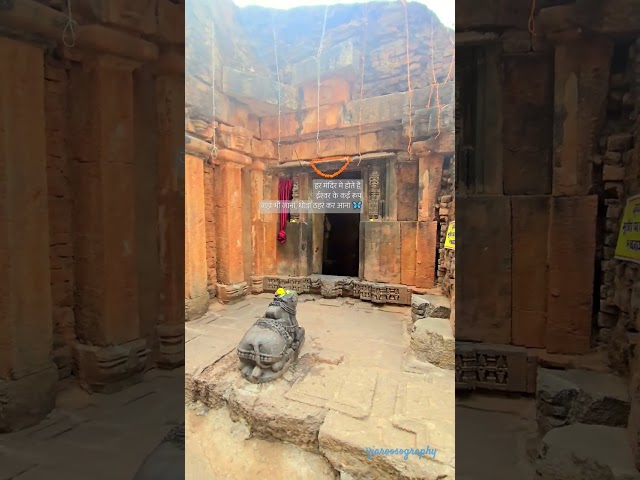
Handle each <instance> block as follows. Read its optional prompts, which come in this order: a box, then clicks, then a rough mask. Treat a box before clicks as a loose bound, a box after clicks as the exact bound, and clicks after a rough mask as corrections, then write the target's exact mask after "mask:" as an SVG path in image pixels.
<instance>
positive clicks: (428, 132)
mask: <svg viewBox="0 0 640 480" xmlns="http://www.w3.org/2000/svg"><path fill="white" fill-rule="evenodd" d="M445 85H447V84H445ZM446 93H447V94H448V93H449V92H448V91H447V92H446ZM447 100H449V101H450V103H446V102H444V101H442V100H441V106H440V107H437V106H434V107H431V108H419V109H417V110H415V112H414V114H413V118H412V120H411V126H412V132H411V134H412V135H411V138H413V139H414V140H418V141H420V140H424V139H427V138H429V137H434V136H437V135H439V134H442V133H444V132H448V131H453V130H454V129H455V102H453V101H452V100H453V99H451V98H448V99H447ZM402 123H403V125H404V134H405V136H406V137H408V136H409V120H408V118H403V119H402Z"/></svg>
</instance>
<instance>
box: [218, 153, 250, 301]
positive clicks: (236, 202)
mask: <svg viewBox="0 0 640 480" xmlns="http://www.w3.org/2000/svg"><path fill="white" fill-rule="evenodd" d="M240 155H241V154H239V153H238V154H235V156H236V157H237V156H240ZM230 158H231V157H230ZM247 160H248V157H247ZM221 162H222V163H221V166H220V178H219V179H217V180H216V181H217V183H216V185H217V188H216V190H217V192H216V197H217V198H216V201H217V202H218V208H217V211H218V216H217V218H216V226H217V227H218V241H217V249H218V254H217V258H218V281H219V283H218V285H217V291H218V298H219V299H220V301H222V302H230V301H234V300H237V299H239V298H241V297H243V296H244V295H246V293H247V290H248V286H247V282H246V281H245V280H244V279H245V274H244V251H243V244H242V238H243V237H242V235H243V233H244V232H243V228H242V223H243V222H242V201H243V199H242V168H243V164H241V163H236V162H235V161H231V160H224V159H223V160H221ZM249 162H250V160H249ZM246 233H250V232H246Z"/></svg>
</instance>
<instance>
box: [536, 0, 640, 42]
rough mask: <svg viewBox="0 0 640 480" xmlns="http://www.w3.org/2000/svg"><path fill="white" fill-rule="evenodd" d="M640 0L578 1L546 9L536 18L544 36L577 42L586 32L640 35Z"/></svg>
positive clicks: (537, 28) (538, 30) (537, 25)
mask: <svg viewBox="0 0 640 480" xmlns="http://www.w3.org/2000/svg"><path fill="white" fill-rule="evenodd" d="M638 19H640V0H606V1H603V0H577V1H576V2H575V3H573V4H569V5H557V6H552V7H548V8H542V9H541V10H540V12H539V13H538V15H537V17H536V30H537V32H538V33H539V34H540V35H544V36H547V37H549V38H556V39H568V38H576V37H577V36H579V35H580V34H581V33H582V32H585V33H587V32H590V33H598V34H602V35H611V36H629V35H637V32H638Z"/></svg>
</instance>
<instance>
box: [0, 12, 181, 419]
mask: <svg viewBox="0 0 640 480" xmlns="http://www.w3.org/2000/svg"><path fill="white" fill-rule="evenodd" d="M180 3H181V2H174V1H169V0H157V1H153V2H147V1H142V2H140V1H135V2H101V1H98V2H94V1H84V0H78V1H73V2H72V4H73V8H72V9H68V8H67V7H68V6H67V4H66V2H53V1H52V2H49V1H34V0H15V1H11V2H2V5H0V25H1V26H2V29H1V33H0V63H1V64H2V75H0V109H1V110H2V115H1V117H2V119H3V120H2V121H1V122H2V127H1V128H0V152H1V153H0V172H1V173H0V209H1V211H2V213H1V214H0V231H1V232H2V235H1V236H0V258H1V260H0V262H2V265H1V266H0V292H1V293H0V306H1V308H0V339H1V340H0V347H1V348H0V352H1V353H0V405H1V407H0V431H3V432H4V431H10V430H16V429H19V428H22V427H25V426H28V425H32V424H34V423H37V422H39V421H40V420H42V419H43V417H44V416H45V415H46V414H48V413H49V411H50V410H51V409H52V408H53V406H54V402H55V397H56V393H57V390H58V383H59V381H60V380H64V379H67V378H69V377H71V376H73V377H75V379H76V381H78V382H80V383H82V384H83V385H85V387H86V388H88V389H90V390H92V391H102V392H110V391H114V390H118V389H120V388H122V387H123V386H126V385H129V384H131V383H134V382H136V381H138V380H139V379H140V377H141V375H142V374H143V373H144V372H145V371H146V370H148V369H149V368H150V367H152V366H163V367H175V366H178V365H182V364H183V363H184V343H183V342H184V323H183V318H184V317H183V310H182V308H183V307H182V300H181V296H180V291H179V290H180V288H176V283H178V285H179V284H180V283H181V282H176V281H175V278H174V277H175V275H178V273H180V272H181V271H182V268H183V259H182V258H181V256H176V255H175V252H180V251H181V247H182V245H181V244H182V233H181V231H180V230H181V227H182V225H181V222H180V223H179V224H178V225H174V224H172V223H171V219H172V218H176V217H177V218H180V216H181V215H180V211H181V209H182V207H181V204H182V202H183V200H182V194H181V192H180V190H181V189H180V188H179V186H180V184H181V183H182V179H181V178H179V170H178V169H177V168H176V166H179V164H176V158H177V157H178V155H177V154H178V152H180V151H182V149H183V147H182V137H181V134H180V130H181V129H180V128H179V127H178V135H176V134H175V130H176V127H177V126H178V125H180V124H181V122H182V121H183V120H182V119H183V112H182V106H181V105H182V103H183V100H182V99H183V95H184V93H183V90H184V89H183V75H184V35H183V31H182V30H183V28H182V25H183V22H184V5H183V4H182V5H181V4H180ZM70 12H71V13H70ZM149 85H153V87H154V88H153V89H151V90H150V89H149ZM114 99H115V101H114ZM158 239H159V240H158ZM149 277H151V278H153V279H155V281H154V282H152V283H150V281H149V280H148V278H149ZM178 278H179V277H178Z"/></svg>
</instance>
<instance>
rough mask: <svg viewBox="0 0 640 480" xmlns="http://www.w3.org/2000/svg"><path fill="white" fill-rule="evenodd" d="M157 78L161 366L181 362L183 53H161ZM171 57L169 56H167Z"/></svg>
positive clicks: (159, 358)
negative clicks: (161, 57)
mask: <svg viewBox="0 0 640 480" xmlns="http://www.w3.org/2000/svg"><path fill="white" fill-rule="evenodd" d="M164 60H165V61H164V62H162V61H161V62H160V64H159V69H158V71H157V73H158V76H157V78H156V102H157V114H158V136H157V141H158V226H159V233H160V237H159V240H160V306H159V318H158V325H157V327H156V331H157V337H158V350H159V351H158V357H157V362H158V365H159V366H161V367H174V366H178V365H182V364H183V363H184V320H185V317H184V315H185V313H184V312H185V311H184V305H183V299H182V292H181V290H182V284H183V283H184V272H185V257H184V250H183V249H182V244H183V242H184V239H185V236H184V234H185V231H184V224H183V222H182V220H181V218H182V217H184V216H185V214H184V212H185V208H184V205H185V198H184V190H182V188H181V187H180V185H181V184H184V157H183V155H184V154H183V152H182V150H183V148H184V135H183V125H184V78H183V76H184V58H183V57H182V56H181V55H165V57H164ZM171 60H174V61H171Z"/></svg>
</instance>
